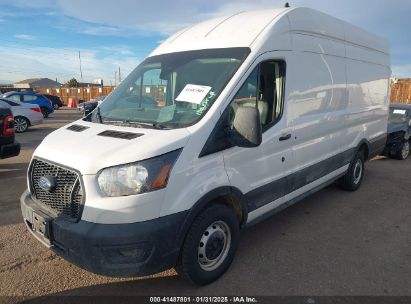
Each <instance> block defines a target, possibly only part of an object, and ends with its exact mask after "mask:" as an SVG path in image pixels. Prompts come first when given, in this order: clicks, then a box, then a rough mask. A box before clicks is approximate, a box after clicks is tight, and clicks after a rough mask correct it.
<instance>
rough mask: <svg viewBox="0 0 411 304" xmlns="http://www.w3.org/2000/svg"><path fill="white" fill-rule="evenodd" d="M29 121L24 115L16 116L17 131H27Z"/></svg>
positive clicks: (15, 126)
mask: <svg viewBox="0 0 411 304" xmlns="http://www.w3.org/2000/svg"><path fill="white" fill-rule="evenodd" d="M29 125H30V123H29V121H28V120H27V118H25V117H22V116H17V117H14V128H15V129H16V132H17V133H23V132H26V131H27V129H28V128H29Z"/></svg>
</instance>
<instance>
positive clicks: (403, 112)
mask: <svg viewBox="0 0 411 304" xmlns="http://www.w3.org/2000/svg"><path fill="white" fill-rule="evenodd" d="M405 112H406V111H405V110H399V109H395V110H394V112H393V113H394V114H403V115H404V114H405Z"/></svg>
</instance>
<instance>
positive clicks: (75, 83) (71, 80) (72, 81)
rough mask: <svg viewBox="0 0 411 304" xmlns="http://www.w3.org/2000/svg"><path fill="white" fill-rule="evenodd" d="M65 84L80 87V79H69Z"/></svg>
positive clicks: (67, 86)
mask: <svg viewBox="0 0 411 304" xmlns="http://www.w3.org/2000/svg"><path fill="white" fill-rule="evenodd" d="M64 86H65V87H66V88H76V87H78V81H77V80H76V78H71V79H70V80H69V81H67V82H66V83H65V84H64Z"/></svg>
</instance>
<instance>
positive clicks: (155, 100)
mask: <svg viewBox="0 0 411 304" xmlns="http://www.w3.org/2000/svg"><path fill="white" fill-rule="evenodd" d="M160 72H161V69H160V68H153V69H150V70H147V71H145V72H144V74H143V75H142V77H139V78H138V79H137V80H136V82H135V83H134V85H133V86H132V87H130V97H131V98H132V99H131V100H130V101H134V102H136V103H137V104H139V103H140V102H141V103H142V104H144V106H145V107H150V106H151V107H164V105H165V93H166V87H167V81H166V80H163V79H161V77H160Z"/></svg>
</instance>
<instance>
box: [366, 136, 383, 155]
mask: <svg viewBox="0 0 411 304" xmlns="http://www.w3.org/2000/svg"><path fill="white" fill-rule="evenodd" d="M386 144H387V134H382V135H380V136H377V137H376V138H374V139H373V140H371V141H370V144H369V149H370V150H369V153H368V159H371V158H373V157H376V156H377V155H379V154H381V153H382V151H383V150H384V148H385V145H386Z"/></svg>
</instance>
